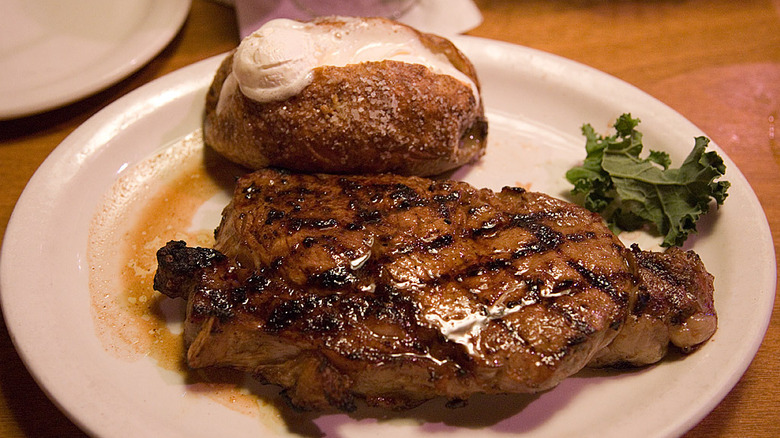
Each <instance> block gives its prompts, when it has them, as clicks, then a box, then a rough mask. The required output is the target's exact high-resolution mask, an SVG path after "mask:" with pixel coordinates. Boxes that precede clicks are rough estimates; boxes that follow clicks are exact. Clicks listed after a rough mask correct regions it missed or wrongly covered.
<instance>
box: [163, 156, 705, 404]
mask: <svg viewBox="0 0 780 438" xmlns="http://www.w3.org/2000/svg"><path fill="white" fill-rule="evenodd" d="M215 236H216V245H215V248H214V249H206V248H189V247H187V246H186V244H185V243H184V242H170V243H168V244H167V245H166V246H165V247H164V248H162V249H160V250H159V252H158V262H159V268H158V271H157V273H156V276H155V285H154V287H155V289H157V290H159V291H161V292H162V293H165V294H167V295H169V296H171V297H182V298H185V299H187V300H188V306H187V315H186V322H185V342H186V343H187V345H188V346H189V348H188V352H187V362H188V364H189V366H190V367H193V368H199V367H206V366H229V367H234V368H238V369H242V370H246V371H248V372H250V373H253V374H254V375H255V376H257V377H258V378H259V379H260V380H262V381H265V382H269V383H274V384H277V385H280V386H281V387H283V388H284V391H285V394H286V395H287V396H288V397H289V399H290V401H291V402H292V403H293V404H294V405H295V406H298V407H300V408H304V409H324V408H327V407H328V406H335V407H337V408H340V409H345V410H349V409H352V408H353V407H354V402H355V399H356V398H360V399H364V400H365V401H366V402H367V403H368V404H370V405H374V406H384V407H390V408H407V407H412V406H415V405H417V404H419V403H421V402H423V401H425V400H428V399H430V398H433V397H437V396H444V397H447V398H449V399H450V400H453V401H457V400H465V399H467V398H468V397H469V395H470V394H473V393H477V392H480V393H510V392H536V391H540V390H544V389H547V388H551V387H553V386H555V385H556V384H557V383H558V382H560V381H561V380H562V379H563V378H565V377H567V376H569V375H571V374H573V373H575V372H577V371H578V370H580V369H581V368H583V367H584V366H586V365H587V364H588V363H589V362H590V361H592V360H593V358H594V357H596V355H598V354H599V353H600V352H602V351H604V349H605V347H606V346H607V345H609V344H610V342H612V341H613V339H614V338H615V337H616V335H618V333H619V332H620V330H621V328H622V327H623V326H624V325H625V324H624V323H625V321H626V319H627V318H628V317H629V315H632V312H634V313H636V312H639V313H641V312H642V311H643V309H646V308H648V306H646V305H645V306H644V307H643V308H641V309H640V308H639V307H638V306H637V302H638V301H637V297H638V296H641V294H642V292H640V293H637V289H639V290H640V291H641V290H643V289H642V286H641V285H640V280H642V277H641V276H640V272H642V271H641V269H640V268H639V267H638V266H640V265H642V263H641V262H640V263H638V262H637V260H640V261H641V260H642V257H640V256H638V255H641V254H643V253H641V252H636V253H632V251H630V250H629V249H627V248H625V247H624V246H623V245H622V244H621V243H620V241H619V240H618V239H617V238H616V237H615V236H614V235H613V234H612V233H611V232H610V231H609V230H608V229H607V228H606V227H605V226H604V224H603V221H602V219H601V218H600V217H599V216H597V215H595V214H593V213H591V212H589V211H587V210H585V209H583V208H581V207H578V206H575V205H573V204H570V203H567V202H564V201H561V200H558V199H555V198H552V197H549V196H547V195H544V194H540V193H532V192H528V191H525V190H523V189H520V188H504V189H503V190H502V191H501V192H499V193H494V192H492V191H490V190H486V189H483V190H478V189H475V188H473V187H471V186H470V185H468V184H466V183H463V182H456V181H433V180H429V179H423V178H416V177H400V176H395V175H371V176H349V177H347V176H334V175H321V174H320V175H304V174H290V173H283V172H279V171H276V170H272V169H265V170H260V171H257V172H255V173H252V174H249V175H247V176H244V177H242V178H241V179H239V181H238V183H237V186H236V189H235V192H234V196H233V199H232V202H231V203H230V205H229V206H228V207H227V208H226V209H225V211H224V213H223V219H222V222H221V224H220V225H219V227H218V229H217V230H216V232H215ZM637 251H638V250H637ZM664 260H665V259H664ZM647 265H648V266H651V268H652V267H658V266H661V264H659V263H655V264H654V263H653V262H648V263H647ZM656 265H657V266H656ZM658 269H660V271H658V270H656V271H658V272H661V274H662V275H663V274H664V272H665V271H664V270H663V269H665V268H658ZM645 271H647V273H648V274H647V275H648V276H649V278H650V277H652V278H655V277H657V276H658V272H656V271H653V270H652V269H645ZM703 272H704V273H705V274H706V271H703ZM707 275H708V274H707ZM678 277H679V276H678ZM669 278H672V277H669ZM675 278H676V277H675ZM705 280H706V279H705ZM709 281H710V288H709V293H710V303H711V292H712V289H711V278H710V279H709ZM678 283H679V282H678ZM704 283H706V281H704ZM705 286H706V285H705ZM704 289H706V287H705V288H704ZM706 292H707V291H706V290H704V292H703V293H704V294H705V295H706ZM645 293H650V292H647V287H646V288H645ZM659 293H661V294H663V291H661V292H659ZM659 299H660V298H659ZM705 301H706V300H705ZM643 303H645V304H647V300H645V301H643ZM656 307H657V308H658V309H661V308H662V307H663V306H656ZM667 307H668V306H667ZM710 307H711V306H710ZM659 312H660V310H659ZM681 315H682V314H680V315H678V320H679V319H680V318H681V317H682V316H686V317H689V316H691V315H692V314H690V313H689V314H686V315H682V316H681ZM667 319H669V318H667ZM664 322H667V321H666V320H664ZM679 322H680V321H678V323H679ZM641 334H642V332H641V330H639V336H641ZM705 339H706V338H705ZM666 343H668V339H667V340H666ZM664 348H665V345H664ZM621 351H623V350H615V351H613V352H611V354H610V355H604V356H603V357H601V359H600V360H599V362H598V364H599V365H604V364H608V363H614V362H621V361H626V359H625V358H623V357H621V356H620V354H621ZM634 362H641V361H634Z"/></svg>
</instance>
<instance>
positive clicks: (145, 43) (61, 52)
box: [0, 0, 190, 120]
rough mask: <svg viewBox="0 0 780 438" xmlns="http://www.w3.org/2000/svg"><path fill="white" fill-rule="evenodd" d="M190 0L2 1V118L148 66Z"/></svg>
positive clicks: (51, 104)
mask: <svg viewBox="0 0 780 438" xmlns="http://www.w3.org/2000/svg"><path fill="white" fill-rule="evenodd" d="M189 8H190V0H77V1H61V0H35V1H27V0H0V11H3V12H2V14H0V120H3V119H11V118H15V117H21V116H26V115H30V114H35V113H38V112H41V111H45V110H49V109H52V108H56V107H59V106H62V105H65V104H67V103H71V102H74V101H76V100H78V99H80V98H82V97H85V96H88V95H90V94H92V93H95V92H97V91H99V90H102V89H103V88H106V87H108V86H109V85H112V84H114V83H116V82H118V81H119V80H121V79H123V78H124V77H126V76H128V75H130V73H133V72H134V71H136V70H138V69H139V68H141V67H142V66H143V65H144V64H146V63H147V62H148V61H149V60H150V59H152V57H154V56H155V55H157V54H158V53H159V52H160V51H161V50H162V49H163V48H164V47H165V46H166V45H167V44H168V43H169V42H170V41H171V39H173V37H174V36H175V35H176V33H177V32H178V30H179V28H180V27H181V25H182V23H184V19H185V18H186V17H187V12H188V11H189Z"/></svg>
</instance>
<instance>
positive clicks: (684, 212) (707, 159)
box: [566, 114, 730, 246]
mask: <svg viewBox="0 0 780 438" xmlns="http://www.w3.org/2000/svg"><path fill="white" fill-rule="evenodd" d="M639 122H640V121H639V119H634V118H632V117H631V114H623V115H621V116H620V117H619V118H618V119H617V121H616V122H615V131H616V134H615V135H612V136H608V137H605V136H602V135H599V134H597V133H596V132H595V131H594V129H593V127H592V126H591V125H589V124H586V125H584V126H583V127H582V133H583V135H584V136H585V138H586V142H585V150H586V152H587V155H586V157H585V160H584V162H583V164H582V165H581V166H576V167H574V168H572V169H570V170H569V171H568V172H566V179H567V180H568V181H569V182H570V183H572V184H573V185H574V189H572V194H574V195H575V196H576V195H581V196H582V202H583V205H584V206H585V207H586V208H587V209H589V210H591V211H594V212H597V213H600V214H602V215H603V216H604V218H605V219H606V220H607V223H608V224H609V226H610V228H611V229H612V230H613V231H615V232H616V233H619V232H620V231H621V230H625V231H630V230H636V229H639V228H642V227H644V226H647V225H649V226H654V227H655V228H656V229H657V231H658V232H659V233H661V234H662V235H663V236H664V240H663V243H662V244H661V245H662V246H681V245H682V244H683V243H684V242H685V240H686V239H687V238H688V235H689V234H690V233H692V232H696V221H698V220H699V218H700V217H701V216H702V215H703V214H705V213H706V212H707V211H708V210H709V205H710V201H711V200H714V201H715V202H716V203H717V205H722V204H723V201H724V200H725V199H726V196H727V191H728V188H729V186H730V184H729V182H728V181H716V180H717V179H718V178H720V177H721V176H723V175H725V173H726V166H725V165H724V164H723V159H722V158H721V157H720V156H719V155H718V154H717V153H716V152H714V151H711V152H705V150H706V148H707V145H708V144H709V139H708V138H706V137H697V138H696V139H695V145H694V147H693V149H692V150H691V152H690V154H688V157H687V158H686V159H685V161H684V162H683V163H682V165H681V166H680V167H679V168H676V169H674V168H671V169H670V168H669V167H670V166H671V159H670V158H669V155H668V154H667V153H665V152H659V151H650V153H649V155H648V156H647V157H646V158H641V157H640V156H639V155H640V154H641V152H642V148H643V145H642V133H641V132H639V131H637V130H636V127H637V125H638V124H639Z"/></svg>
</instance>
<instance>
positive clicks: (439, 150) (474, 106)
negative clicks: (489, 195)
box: [203, 34, 487, 176]
mask: <svg viewBox="0 0 780 438" xmlns="http://www.w3.org/2000/svg"><path fill="white" fill-rule="evenodd" d="M420 36H421V38H422V39H423V41H424V44H426V46H428V47H429V48H431V49H432V50H434V51H436V52H439V53H444V54H445V55H447V56H448V57H449V58H450V59H451V62H452V63H453V65H455V67H456V68H458V69H459V70H461V71H462V72H463V73H465V74H466V75H468V76H470V77H471V78H472V80H474V82H475V84H478V82H477V78H476V74H475V72H474V68H473V66H472V65H471V63H470V62H469V61H468V59H466V58H465V56H464V55H463V54H462V53H460V52H459V51H458V50H457V48H455V46H454V45H453V44H452V43H451V42H449V41H448V40H446V39H444V38H441V37H437V36H433V35H429V34H420ZM232 59H233V53H230V54H229V55H228V56H227V57H226V59H225V60H224V61H223V62H222V64H221V66H220V67H219V69H218V71H217V73H216V75H215V77H214V80H213V82H212V84H211V87H210V89H209V91H208V94H207V97H206V107H205V117H204V123H203V131H204V137H205V140H206V143H207V144H208V145H209V146H211V147H212V148H213V149H214V150H216V151H217V152H219V153H220V154H222V155H223V156H225V157H226V158H228V159H229V160H231V161H234V162H236V163H239V164H242V165H244V166H246V167H248V168H251V169H260V168H263V167H267V166H276V167H282V168H287V169H291V170H295V171H301V172H325V173H344V174H365V173H384V172H392V173H397V174H401V175H419V176H425V175H436V174H440V173H443V172H445V171H448V170H452V169H454V168H457V167H459V166H461V165H463V164H466V163H468V162H470V161H473V160H475V159H477V158H479V157H480V156H481V155H482V154H483V153H484V149H485V146H486V137H487V120H486V119H485V115H484V108H483V105H482V103H481V99H480V102H479V103H478V102H477V101H476V99H475V98H474V95H473V93H472V90H471V88H470V87H468V86H467V85H465V84H463V83H462V82H460V81H458V80H457V79H455V78H453V77H451V76H448V75H439V74H435V73H433V72H431V71H430V70H429V69H427V68H426V67H424V66H422V65H417V64H407V63H403V62H398V61H381V62H365V63H361V64H352V65H347V66H344V67H333V66H324V67H319V68H316V69H315V70H314V71H313V72H312V74H313V80H312V82H311V83H310V84H309V85H308V86H307V87H305V88H304V89H303V90H302V91H301V92H300V93H299V94H297V95H295V96H293V97H290V98H288V99H285V100H281V101H274V102H266V103H260V102H257V101H254V100H251V99H249V98H247V97H245V96H244V95H243V94H241V93H240V92H237V93H234V94H233V95H232V96H231V97H229V98H228V100H227V101H225V102H223V106H222V108H221V110H220V112H219V113H217V111H216V107H217V102H218V101H219V96H220V91H221V89H222V85H223V83H224V81H225V79H226V78H227V77H228V75H229V73H230V71H231V69H232ZM477 86H478V85H477Z"/></svg>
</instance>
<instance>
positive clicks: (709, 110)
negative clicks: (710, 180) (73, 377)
mask: <svg viewBox="0 0 780 438" xmlns="http://www.w3.org/2000/svg"><path fill="white" fill-rule="evenodd" d="M477 4H478V6H479V7H480V9H481V10H482V13H483V15H484V22H483V23H482V25H481V26H479V27H478V28H476V29H474V30H473V31H471V32H469V33H470V34H471V35H476V36H481V37H487V38H493V39H497V40H504V41H509V42H512V43H516V44H521V45H525V46H529V47H533V48H537V49H541V50H544V51H547V52H552V53H555V54H558V55H562V56H564V57H566V58H570V59H574V60H576V61H579V62H582V63H584V64H587V65H590V66H593V67H595V68H597V69H599V70H602V71H605V72H607V73H609V74H611V75H614V76H616V77H618V78H621V79H623V80H625V81H627V82H629V83H632V84H634V85H636V86H637V87H639V88H641V89H643V90H645V91H647V92H648V93H650V94H651V95H654V96H656V97H657V98H659V99H660V100H662V101H663V102H665V103H666V104H668V105H669V106H671V107H672V108H674V109H676V110H677V111H679V112H680V113H682V114H683V115H684V116H685V117H686V118H688V119H689V120H691V121H692V122H693V123H694V124H696V125H698V126H699V127H700V128H701V129H702V130H703V131H704V132H706V133H707V134H708V135H709V136H710V138H712V139H713V141H715V142H716V143H717V144H719V145H720V146H721V147H722V148H723V149H725V151H726V152H727V153H728V155H729V156H731V158H732V159H733V160H734V161H735V162H736V163H737V165H738V166H739V167H740V169H741V170H742V172H743V173H744V174H745V176H746V177H747V179H748V180H749V181H750V183H751V185H752V186H753V189H754V190H755V191H756V193H757V194H758V198H759V200H760V201H761V203H762V205H763V206H764V209H765V211H766V213H767V216H768V217H769V222H770V225H771V227H772V228H773V229H774V230H775V232H774V233H773V239H774V244H775V249H777V248H778V244H780V235H778V234H777V230H780V178H778V176H779V175H780V172H778V171H779V170H780V142H778V139H777V138H776V135H778V134H776V132H777V131H776V129H775V127H776V125H777V124H778V119H779V118H780V0H773V1H769V0H767V1H757V0H756V1H750V0H748V1H743V2H735V1H733V0H712V1H706V0H688V1H639V0H636V1H629V0H623V1H573V0H528V1H520V0H480V1H477ZM237 35H238V32H237V29H236V21H235V17H234V14H233V10H232V9H230V8H228V7H225V6H222V5H219V4H216V3H212V2H208V1H203V0H195V1H193V5H192V11H191V13H190V16H189V18H188V20H187V22H186V23H185V25H184V27H183V29H182V31H181V32H180V33H179V35H178V36H177V37H176V38H175V40H174V41H173V42H172V43H171V44H170V45H169V46H168V47H167V48H166V49H165V50H164V51H163V52H162V53H161V54H160V55H159V56H157V57H156V58H155V59H154V60H152V61H151V62H150V63H149V64H148V65H147V66H145V67H144V68H142V69H141V70H140V71H139V72H137V73H136V74H134V75H132V76H131V77H129V78H128V79H126V80H124V81H122V82H120V83H119V84H117V85H115V86H113V87H111V88H109V89H108V90H105V91H103V92H101V93H99V94H97V95H95V96H92V97H89V98H87V99H85V100H83V101H80V102H78V103H75V104H72V105H69V106H67V107H65V108H61V109H58V110H54V111H51V112H48V113H45V114H41V115H37V116H32V117H28V118H23V119H18V120H11V121H3V122H0V142H1V144H0V175H1V176H0V178H1V181H2V182H1V183H0V184H1V185H0V187H1V188H2V190H0V226H2V230H3V233H4V231H5V228H6V226H7V223H8V220H9V217H10V215H11V212H12V210H13V207H14V204H15V203H16V200H17V199H18V198H19V196H20V194H21V192H22V190H23V188H24V186H25V184H26V183H27V181H28V180H29V179H30V177H31V176H32V174H33V172H34V171H35V170H36V168H37V167H38V166H39V165H40V164H41V162H42V161H43V160H44V159H45V158H46V156H47V155H48V154H49V153H50V152H51V151H52V150H53V149H54V148H55V147H56V146H57V145H58V144H59V143H60V142H61V141H62V140H63V139H64V138H65V137H66V136H67V135H68V134H69V133H70V132H71V131H73V130H74V129H75V128H76V127H78V126H79V125H80V124H81V123H82V122H84V121H85V120H86V119H88V118H89V117H90V116H92V115H93V114H95V113H96V112H97V111H99V110H100V109H101V108H103V107H104V106H106V105H107V104H109V103H111V102H112V101H114V100H116V99H117V98H119V97H120V96H122V95H124V94H126V93H128V92H129V91H131V90H133V89H135V88H137V87H139V86H141V85H143V84H145V83H147V82H149V81H152V80H154V79H156V78H158V77H160V76H163V75H165V74H166V73H169V72H171V71H174V70H176V69H178V68H181V67H183V66H186V65H188V64H191V63H193V62H195V61H198V60H201V59H204V58H207V57H209V56H212V55H215V54H218V53H221V52H224V51H226V50H228V49H230V48H232V47H233V46H235V45H236V44H237V43H238V36H237ZM745 275H749V274H748V273H745ZM779 305H780V303H776V304H775V309H774V310H775V311H774V316H775V318H774V319H773V321H772V323H771V325H770V327H769V330H768V333H767V335H766V338H765V340H764V343H763V345H762V347H761V349H760V350H759V352H758V354H757V356H756V358H755V360H754V361H753V363H752V365H751V366H750V368H749V369H748V370H747V372H746V373H745V375H744V376H743V377H742V379H741V380H740V381H739V383H738V384H737V386H736V387H735V388H734V390H733V391H731V393H730V394H729V395H728V396H727V397H726V398H725V399H724V400H723V402H722V403H720V405H719V406H718V407H717V408H716V409H715V410H714V411H713V412H712V413H710V414H709V415H708V416H707V417H706V418H705V419H704V420H703V421H702V422H701V423H700V424H699V425H698V426H696V427H695V428H694V429H693V430H692V431H690V432H689V433H688V434H687V435H686V436H689V437H713V436H729V437H732V436H733V437H736V436H750V437H776V436H780V413H779V412H780V390H778V388H780V372H778V364H780V361H778V359H777V358H778V357H780V320H778V316H780V311H779V310H778V308H779ZM641 435H642V432H641V431H638V436H641ZM0 436H3V437H21V436H24V437H49V436H51V437H54V436H56V437H68V436H83V433H82V432H81V431H80V430H79V429H78V428H77V427H76V426H75V425H74V424H73V423H71V422H70V421H69V420H68V419H67V417H66V416H65V415H63V414H62V413H60V411H59V410H58V409H57V408H56V407H55V405H54V404H53V403H52V402H50V401H49V400H48V399H47V397H46V395H45V394H44V393H43V391H41V390H40V389H39V388H38V386H37V385H36V383H35V382H34V380H33V378H32V377H31V376H30V374H29V373H28V372H27V371H26V369H25V367H24V365H23V364H22V362H21V360H20V359H19V357H18V355H17V354H16V352H15V350H14V348H13V345H12V343H11V340H10V338H9V335H8V332H7V331H6V329H5V324H0Z"/></svg>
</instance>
